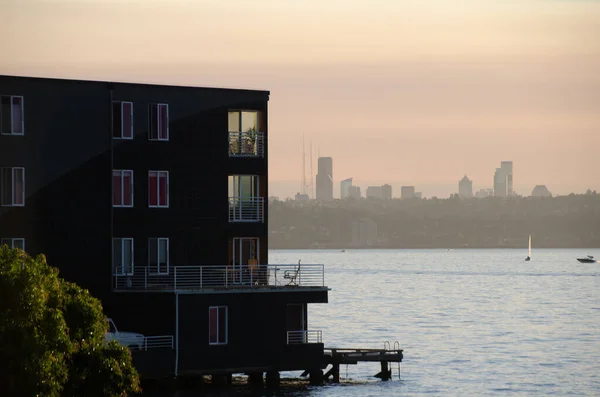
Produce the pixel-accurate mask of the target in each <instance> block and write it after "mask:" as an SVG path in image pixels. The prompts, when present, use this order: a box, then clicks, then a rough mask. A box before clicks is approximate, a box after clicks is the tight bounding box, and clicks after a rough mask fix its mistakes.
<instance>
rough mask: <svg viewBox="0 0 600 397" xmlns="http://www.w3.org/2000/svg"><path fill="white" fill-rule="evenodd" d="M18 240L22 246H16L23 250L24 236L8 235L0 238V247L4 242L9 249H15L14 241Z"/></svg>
mask: <svg viewBox="0 0 600 397" xmlns="http://www.w3.org/2000/svg"><path fill="white" fill-rule="evenodd" d="M16 241H20V242H21V243H22V246H23V248H21V247H17V248H20V249H22V250H23V251H25V238H23V237H9V238H3V239H0V247H1V246H3V245H4V244H6V245H8V246H9V247H10V248H11V249H15V242H16Z"/></svg>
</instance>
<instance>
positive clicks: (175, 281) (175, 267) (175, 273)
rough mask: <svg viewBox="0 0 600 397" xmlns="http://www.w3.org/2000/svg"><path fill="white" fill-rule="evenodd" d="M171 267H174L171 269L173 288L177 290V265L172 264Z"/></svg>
mask: <svg viewBox="0 0 600 397" xmlns="http://www.w3.org/2000/svg"><path fill="white" fill-rule="evenodd" d="M173 268H174V269H175V270H174V271H173V289H174V290H175V291H177V266H173Z"/></svg>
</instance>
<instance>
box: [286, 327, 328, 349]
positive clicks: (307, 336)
mask: <svg viewBox="0 0 600 397" xmlns="http://www.w3.org/2000/svg"><path fill="white" fill-rule="evenodd" d="M287 343H288V345H295V344H301V343H323V332H322V331H320V330H319V331H317V330H305V331H288V332H287Z"/></svg>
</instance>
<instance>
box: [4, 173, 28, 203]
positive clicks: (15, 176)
mask: <svg viewBox="0 0 600 397" xmlns="http://www.w3.org/2000/svg"><path fill="white" fill-rule="evenodd" d="M0 180H1V181H0V184H1V190H2V205H3V206H6V207H22V206H24V205H25V168H23V167H12V168H10V167H6V168H2V169H1V175H0Z"/></svg>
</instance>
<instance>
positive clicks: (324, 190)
mask: <svg viewBox="0 0 600 397" xmlns="http://www.w3.org/2000/svg"><path fill="white" fill-rule="evenodd" d="M317 200H321V201H332V200H333V159H332V158H331V157H319V160H318V162H317Z"/></svg>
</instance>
